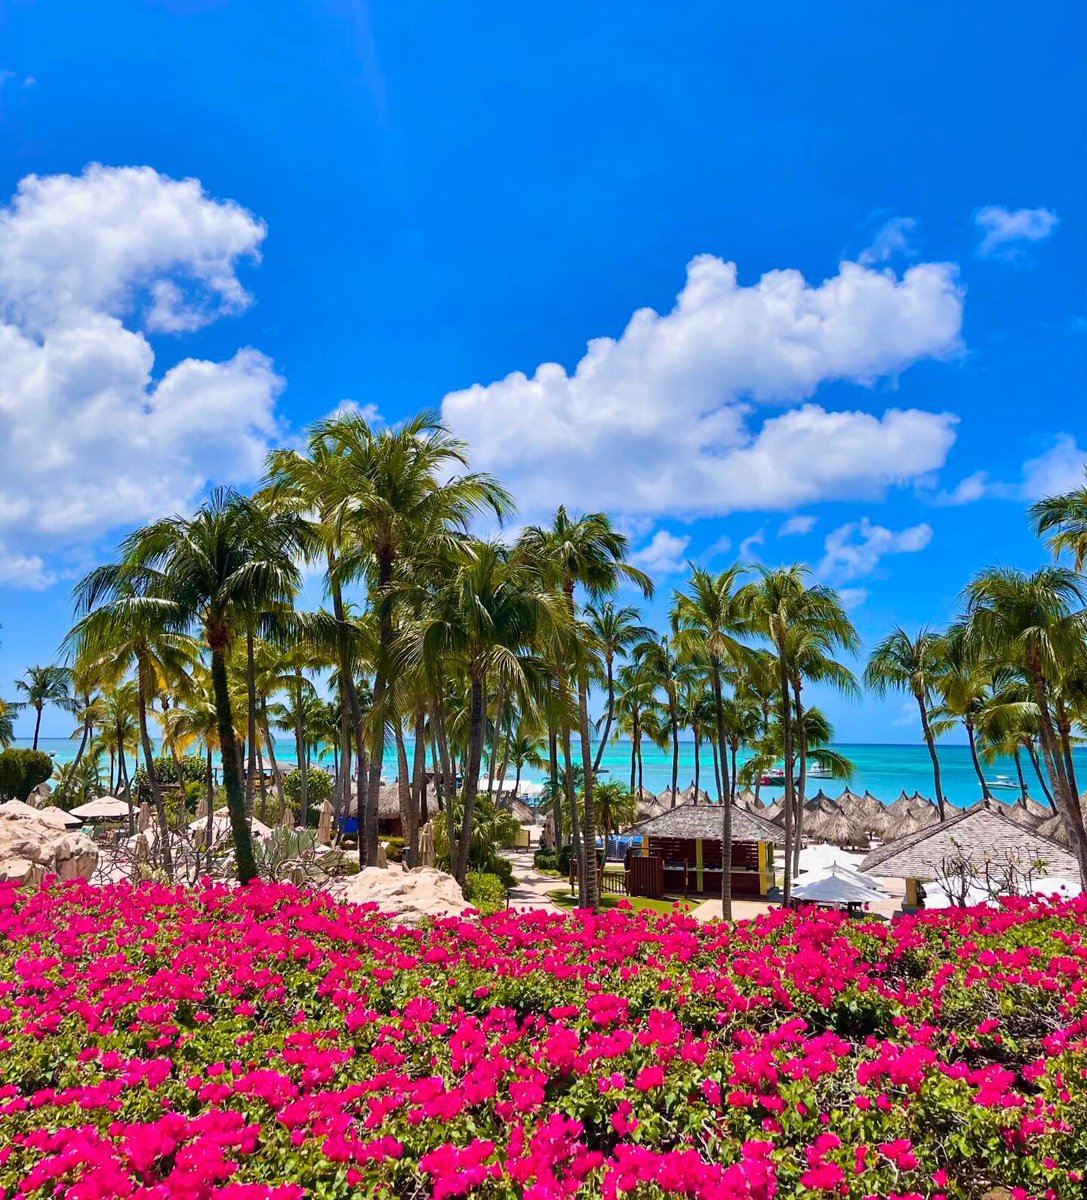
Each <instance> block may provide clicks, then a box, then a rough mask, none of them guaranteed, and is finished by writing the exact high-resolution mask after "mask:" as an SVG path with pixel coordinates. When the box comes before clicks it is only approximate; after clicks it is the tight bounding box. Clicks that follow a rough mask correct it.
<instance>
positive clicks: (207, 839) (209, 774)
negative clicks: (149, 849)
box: [197, 746, 215, 872]
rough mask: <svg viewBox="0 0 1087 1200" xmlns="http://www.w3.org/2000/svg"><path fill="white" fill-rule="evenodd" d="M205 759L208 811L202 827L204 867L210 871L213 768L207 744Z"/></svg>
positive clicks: (213, 827) (198, 859)
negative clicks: (206, 861)
mask: <svg viewBox="0 0 1087 1200" xmlns="http://www.w3.org/2000/svg"><path fill="white" fill-rule="evenodd" d="M205 758H206V760H207V762H206V764H205V766H204V788H205V790H206V792H207V797H208V813H207V825H206V826H205V828H204V849H205V850H206V851H207V856H208V865H207V867H206V868H205V870H207V871H208V872H210V871H211V841H212V837H213V835H214V829H215V768H214V766H213V765H212V761H211V746H208V749H207V754H206V755H205ZM199 863H200V857H199V855H197V867H198V868H199Z"/></svg>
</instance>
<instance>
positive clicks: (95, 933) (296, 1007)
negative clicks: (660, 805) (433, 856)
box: [0, 882, 1087, 1200]
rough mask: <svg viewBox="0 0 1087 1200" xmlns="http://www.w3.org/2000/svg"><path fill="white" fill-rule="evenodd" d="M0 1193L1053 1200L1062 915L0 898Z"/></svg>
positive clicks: (1077, 1061) (1078, 1179) (1058, 1150)
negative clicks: (416, 916)
mask: <svg viewBox="0 0 1087 1200" xmlns="http://www.w3.org/2000/svg"><path fill="white" fill-rule="evenodd" d="M0 1063H2V1068H0V1070H2V1074H0V1194H3V1195H5V1196H11V1197H15V1196H26V1197H38V1196H43V1197H44V1196H53V1197H60V1196H64V1197H68V1198H69V1200H78V1198H80V1197H105V1196H111V1197H112V1196H133V1195H136V1194H140V1195H147V1196H161V1197H167V1196H186V1197H192V1198H194V1200H197V1198H199V1200H205V1198H206V1200H249V1198H257V1197H270V1198H274V1200H300V1198H301V1197H303V1196H314V1197H324V1198H334V1200H339V1198H343V1200H346V1198H347V1197H350V1196H362V1197H368V1198H373V1200H376V1198H378V1197H381V1198H383V1200H397V1198H401V1197H419V1198H420V1200H423V1198H426V1197H434V1198H435V1200H443V1198H446V1197H456V1196H463V1197H469V1198H472V1200H514V1198H525V1200H559V1198H560V1197H562V1198H573V1197H574V1196H575V1195H584V1196H587V1197H591V1196H603V1197H606V1198H608V1200H663V1198H666V1197H681V1196H682V1197H688V1198H697V1200H794V1198H797V1200H832V1198H836V1200H865V1198H867V1200H874V1198H877V1197H878V1198H880V1200H981V1198H982V1197H984V1196H987V1195H988V1196H1001V1197H1005V1198H1006V1197H1013V1198H1019V1200H1024V1198H1026V1200H1042V1198H1045V1200H1071V1198H1072V1197H1078V1196H1081V1195H1083V1194H1084V1187H1083V1184H1084V1176H1083V1172H1084V1170H1085V1164H1087V899H1082V898H1081V899H1077V900H1075V901H1054V902H1044V901H1026V900H1014V901H1009V902H1007V903H1006V905H1005V907H1004V908H1002V909H1000V910H993V909H965V910H963V909H950V910H944V911H939V912H921V913H918V914H916V915H915V916H911V917H907V918H904V919H902V920H899V921H896V922H895V923H894V924H892V925H888V924H886V923H884V922H877V921H864V920H861V921H851V920H849V919H847V918H845V917H842V916H841V915H838V914H830V913H821V912H807V913H791V912H788V911H782V910H775V911H774V912H771V913H769V914H767V915H766V916H763V917H759V918H757V919H755V920H753V921H746V922H740V923H739V924H737V925H731V924H722V923H715V924H710V925H700V924H697V923H696V922H694V921H693V920H691V919H690V918H689V917H687V916H684V915H683V914H680V913H677V912H672V913H669V914H655V913H651V912H646V911H642V912H637V913H634V912H632V911H631V910H629V909H617V910H611V911H608V912H605V913H603V914H600V915H597V916H577V915H573V916H563V915H561V914H558V913H552V912H548V911H546V910H542V909H538V910H529V911H525V910H517V909H513V910H505V909H503V910H502V911H499V912H497V913H495V914H493V915H492V916H488V917H482V918H473V919H471V920H468V919H465V920H456V919H450V920H443V921H437V922H434V923H432V924H430V925H427V926H425V927H415V928H413V927H406V926H402V925H393V924H391V923H389V922H388V921H387V920H386V919H385V918H382V917H381V916H379V915H378V914H377V913H376V912H374V911H373V910H368V909H365V908H353V907H351V906H346V905H340V904H338V903H337V902H336V901H335V900H333V899H332V898H331V897H330V896H329V895H327V894H322V893H310V892H305V891H301V890H299V889H296V888H294V887H291V886H288V885H277V884H262V883H259V882H258V883H254V884H252V885H250V886H248V887H246V888H237V887H234V886H230V885H227V884H212V883H210V882H206V883H204V884H203V885H201V886H200V887H197V888H192V889H183V888H180V887H168V886H166V885H163V884H160V883H147V884H142V885H140V886H131V885H127V884H114V885H111V886H109V887H106V888H101V889H96V888H94V887H92V886H90V885H87V884H85V883H71V884H67V885H65V886H63V887H54V888H51V889H47V890H45V891H42V892H34V893H25V892H19V891H17V890H15V889H14V888H12V887H11V886H10V885H3V886H0Z"/></svg>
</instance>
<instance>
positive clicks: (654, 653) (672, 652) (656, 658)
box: [632, 634, 682, 808]
mask: <svg viewBox="0 0 1087 1200" xmlns="http://www.w3.org/2000/svg"><path fill="white" fill-rule="evenodd" d="M632 654H633V656H634V661H635V662H637V663H639V664H640V665H641V667H642V669H643V670H644V671H645V672H646V674H647V675H648V676H649V677H650V679H652V681H653V688H654V691H661V692H663V693H664V702H665V706H666V707H667V709H668V733H669V735H670V738H671V742H672V786H671V789H670V790H671V794H672V808H675V806H676V795H677V793H678V791H679V673H680V670H681V668H682V664H681V663H680V660H679V655H678V654H677V653H676V648H675V646H673V644H672V643H671V641H670V640H669V638H668V635H667V634H662V635H661V636H659V637H658V636H656V635H654V636H653V637H650V638H647V639H646V640H645V641H644V642H639V643H638V644H637V645H636V646H635V647H634V649H633V651H632Z"/></svg>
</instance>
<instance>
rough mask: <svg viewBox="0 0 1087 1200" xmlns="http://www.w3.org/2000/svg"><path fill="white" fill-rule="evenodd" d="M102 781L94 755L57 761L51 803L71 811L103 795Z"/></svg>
mask: <svg viewBox="0 0 1087 1200" xmlns="http://www.w3.org/2000/svg"><path fill="white" fill-rule="evenodd" d="M101 784H102V781H101V777H100V775H99V771H98V764H97V763H96V762H95V760H94V757H93V756H92V755H89V754H85V755H84V756H83V757H82V758H81V759H80V760H79V762H68V763H57V765H56V767H55V768H54V771H53V792H52V796H51V798H50V799H51V803H53V804H55V805H56V806H57V808H62V809H64V811H65V812H70V811H71V810H72V809H73V808H78V807H79V806H80V805H81V804H86V803H87V801H88V800H93V799H94V797H95V796H98V795H101V792H102V786H101Z"/></svg>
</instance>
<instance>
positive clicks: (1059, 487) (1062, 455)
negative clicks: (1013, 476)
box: [1021, 433, 1087, 500]
mask: <svg viewBox="0 0 1087 1200" xmlns="http://www.w3.org/2000/svg"><path fill="white" fill-rule="evenodd" d="M1084 468H1087V450H1081V449H1080V448H1079V446H1078V445H1077V444H1076V439H1075V438H1074V437H1072V436H1070V435H1069V434H1067V433H1062V434H1059V435H1058V437H1057V439H1056V441H1055V442H1054V443H1053V445H1052V446H1051V447H1050V448H1049V449H1048V450H1046V451H1045V452H1044V453H1043V454H1039V455H1038V457H1037V458H1031V459H1028V460H1027V461H1026V462H1025V463H1024V464H1023V484H1022V492H1021V495H1022V497H1023V499H1025V500H1041V499H1042V497H1044V496H1056V495H1059V494H1060V493H1061V492H1070V491H1072V489H1073V488H1079V487H1083V483H1084V474H1083V472H1084Z"/></svg>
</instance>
